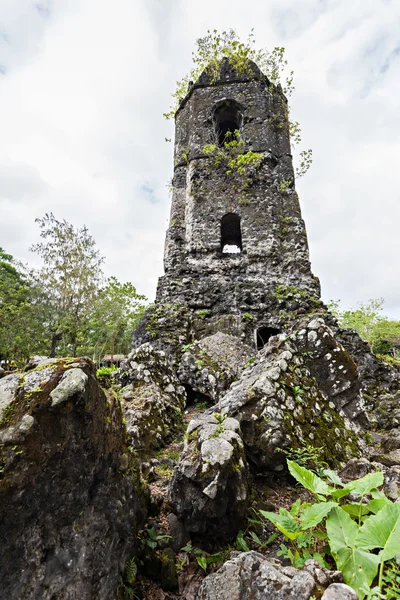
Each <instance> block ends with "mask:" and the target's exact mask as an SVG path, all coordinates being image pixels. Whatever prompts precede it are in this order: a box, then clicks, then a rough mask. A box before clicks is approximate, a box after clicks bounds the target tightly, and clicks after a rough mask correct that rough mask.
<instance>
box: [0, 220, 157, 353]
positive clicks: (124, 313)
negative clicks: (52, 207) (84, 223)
mask: <svg viewBox="0 0 400 600" xmlns="http://www.w3.org/2000/svg"><path fill="white" fill-rule="evenodd" d="M36 222H37V223H38V225H39V227H40V230H41V231H40V235H41V238H42V241H41V242H40V243H38V244H35V245H34V246H32V248H31V250H32V251H33V252H35V253H36V254H38V255H39V256H40V257H41V259H42V262H43V266H42V267H41V268H40V269H31V268H29V267H27V266H26V265H23V264H22V263H20V262H18V261H16V260H15V259H14V258H13V257H12V256H11V255H10V254H7V253H6V252H5V251H4V250H3V249H1V248H0V361H6V362H9V361H14V362H15V363H16V364H22V363H24V362H25V361H26V360H27V359H28V358H29V357H30V356H32V355H37V354H39V355H46V356H51V357H55V356H68V355H69V356H78V355H87V356H90V357H91V358H93V359H94V360H95V361H97V362H98V361H99V360H100V359H101V357H102V356H103V355H104V354H110V355H111V356H112V355H114V354H126V353H127V352H128V351H129V346H130V336H131V333H132V331H133V329H134V328H135V327H136V325H137V323H138V321H139V319H140V318H141V316H142V314H143V312H144V310H145V308H146V298H145V296H142V295H141V294H138V293H137V292H136V288H135V286H134V285H132V283H121V282H120V281H118V279H117V278H116V277H110V278H108V279H107V280H106V279H105V277H104V273H103V270H102V264H103V261H104V258H103V257H102V256H101V254H100V252H99V250H98V249H97V247H96V243H95V241H94V239H93V237H92V236H91V235H90V234H89V232H88V230H87V228H86V227H82V228H77V229H76V228H74V227H73V225H71V224H70V223H68V222H67V221H65V220H62V221H59V220H57V219H56V218H55V217H54V215H53V214H52V213H50V214H46V215H45V216H44V217H43V218H40V219H36Z"/></svg>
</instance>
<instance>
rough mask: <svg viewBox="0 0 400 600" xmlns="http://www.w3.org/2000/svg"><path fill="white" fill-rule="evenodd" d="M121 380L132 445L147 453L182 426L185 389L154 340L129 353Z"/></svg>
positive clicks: (122, 369) (163, 442)
mask: <svg viewBox="0 0 400 600" xmlns="http://www.w3.org/2000/svg"><path fill="white" fill-rule="evenodd" d="M119 381H120V383H121V385H122V386H123V387H122V389H121V391H120V394H121V396H122V398H123V404H124V409H125V418H126V427H127V431H128V434H129V436H130V439H131V444H132V446H133V447H134V448H135V449H137V450H138V451H140V452H141V453H142V454H143V455H147V454H149V453H150V452H152V451H154V450H157V449H159V448H161V447H162V446H163V445H165V444H166V442H168V441H170V440H171V439H172V438H173V436H174V435H176V433H177V432H178V431H179V430H180V429H181V426H182V410H183V408H184V406H185V401H186V394H185V390H184V388H183V387H182V385H181V384H180V382H179V380H178V378H177V377H176V375H175V373H174V371H173V370H172V368H171V365H170V362H169V361H168V359H167V357H166V355H165V353H164V352H163V351H160V350H156V349H155V348H153V346H152V345H151V344H150V343H147V344H143V345H142V346H140V347H139V348H138V349H137V350H135V351H134V352H132V353H131V354H130V355H129V356H128V359H127V361H126V363H125V365H124V366H123V367H122V368H121V371H120V374H119Z"/></svg>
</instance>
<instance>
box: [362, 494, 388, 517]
mask: <svg viewBox="0 0 400 600" xmlns="http://www.w3.org/2000/svg"><path fill="white" fill-rule="evenodd" d="M388 504H392V502H391V501H390V500H389V498H386V496H385V498H375V499H374V500H370V501H369V502H368V504H367V506H368V508H369V510H370V511H371V512H373V513H375V514H377V513H378V512H379V511H380V510H382V508H383V507H384V506H387V505H388Z"/></svg>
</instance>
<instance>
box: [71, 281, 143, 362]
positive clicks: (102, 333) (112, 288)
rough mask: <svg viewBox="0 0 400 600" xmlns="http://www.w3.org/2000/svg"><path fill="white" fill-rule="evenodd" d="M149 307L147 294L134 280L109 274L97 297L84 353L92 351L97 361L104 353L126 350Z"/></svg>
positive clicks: (122, 352) (112, 353)
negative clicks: (141, 292)
mask: <svg viewBox="0 0 400 600" xmlns="http://www.w3.org/2000/svg"><path fill="white" fill-rule="evenodd" d="M146 307H147V305H146V297H145V296H142V295H141V294H138V293H137V291H136V288H135V286H134V285H133V284H132V283H130V282H126V283H122V282H120V281H118V279H117V278H116V277H109V279H108V280H107V282H106V285H105V286H103V287H101V288H100V289H99V290H98V293H97V296H96V298H95V299H94V302H93V307H92V311H91V314H90V317H89V321H88V334H87V336H86V338H85V340H84V344H83V347H82V351H83V352H82V353H90V354H92V356H93V359H94V360H95V361H97V362H99V361H100V360H101V358H102V356H104V354H110V355H111V356H112V355H114V354H127V353H128V352H129V348H130V338H131V334H132V331H133V330H134V329H135V328H136V326H137V324H138V322H139V321H140V319H141V318H142V316H143V314H144V311H145V310H146Z"/></svg>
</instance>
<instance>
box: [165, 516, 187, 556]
mask: <svg viewBox="0 0 400 600" xmlns="http://www.w3.org/2000/svg"><path fill="white" fill-rule="evenodd" d="M167 518H168V525H169V532H170V535H171V538H172V539H171V540H170V545H171V548H172V549H173V550H175V552H179V550H180V549H181V548H183V547H184V546H185V545H186V544H187V543H188V541H189V540H190V535H189V534H188V532H187V531H186V529H185V526H184V525H183V523H182V521H180V520H179V519H178V517H177V516H176V515H174V513H170V514H169V515H168V517H167Z"/></svg>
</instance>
